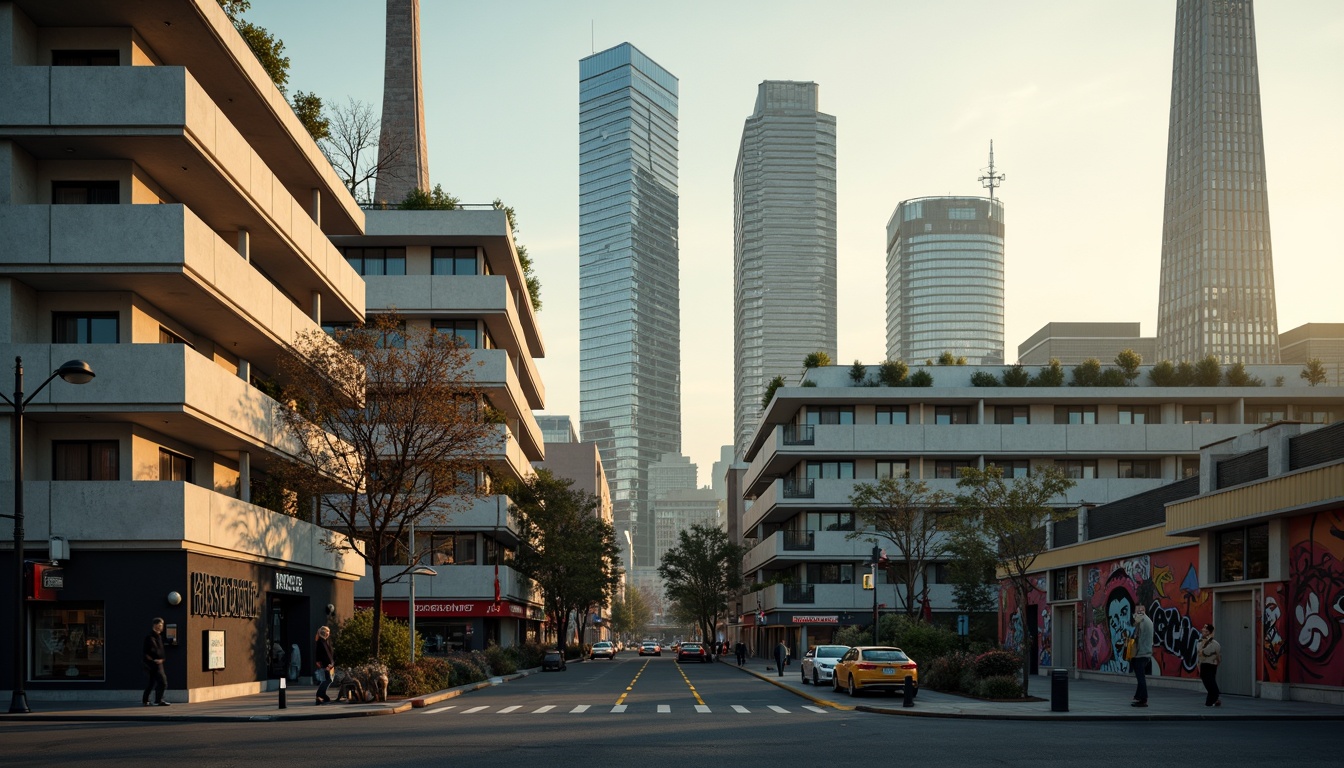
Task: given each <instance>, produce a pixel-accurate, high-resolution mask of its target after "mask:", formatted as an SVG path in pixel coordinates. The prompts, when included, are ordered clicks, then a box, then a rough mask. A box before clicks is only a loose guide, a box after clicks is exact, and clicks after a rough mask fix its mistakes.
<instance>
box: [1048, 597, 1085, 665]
mask: <svg viewBox="0 0 1344 768" xmlns="http://www.w3.org/2000/svg"><path fill="white" fill-rule="evenodd" d="M1053 622H1054V631H1053V632H1051V633H1050V642H1051V646H1052V647H1051V649H1050V660H1051V666H1053V667H1055V668H1056V669H1073V668H1074V667H1075V666H1077V665H1078V638H1077V637H1076V634H1075V628H1074V606H1073V605H1072V604H1069V605H1056V606H1055V607H1054V619H1053Z"/></svg>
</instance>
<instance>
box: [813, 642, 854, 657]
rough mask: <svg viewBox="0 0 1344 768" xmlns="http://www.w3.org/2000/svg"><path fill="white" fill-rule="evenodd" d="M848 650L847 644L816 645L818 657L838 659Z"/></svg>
mask: <svg viewBox="0 0 1344 768" xmlns="http://www.w3.org/2000/svg"><path fill="white" fill-rule="evenodd" d="M848 650H849V646H848V645H821V646H817V658H818V659H838V658H840V657H841V656H844V655H845V651H848Z"/></svg>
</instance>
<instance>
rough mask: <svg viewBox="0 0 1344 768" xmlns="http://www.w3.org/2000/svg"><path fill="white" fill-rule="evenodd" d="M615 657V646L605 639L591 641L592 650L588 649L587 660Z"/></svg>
mask: <svg viewBox="0 0 1344 768" xmlns="http://www.w3.org/2000/svg"><path fill="white" fill-rule="evenodd" d="M614 658H616V646H614V645H612V644H611V643H610V642H608V641H606V640H600V641H598V642H596V643H593V647H592V650H590V651H588V660H589V661H592V660H593V659H614Z"/></svg>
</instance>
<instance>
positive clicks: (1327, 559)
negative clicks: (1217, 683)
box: [1266, 510, 1344, 686]
mask: <svg viewBox="0 0 1344 768" xmlns="http://www.w3.org/2000/svg"><path fill="white" fill-rule="evenodd" d="M1288 540H1289V542H1290V550H1289V561H1290V562H1289V572H1290V577H1289V578H1290V579H1291V581H1290V582H1289V584H1288V606H1286V607H1285V608H1284V612H1285V613H1287V614H1288V615H1287V622H1288V628H1287V632H1286V635H1287V639H1288V646H1289V649H1288V664H1289V669H1290V670H1291V671H1290V674H1289V678H1288V679H1289V682H1292V683H1302V684H1308V685H1333V686H1344V648H1341V636H1344V510H1333V511H1330V512H1318V513H1316V514H1313V515H1303V516H1301V517H1295V518H1293V519H1292V520H1291V521H1289V524H1288ZM1266 610H1268V600H1266Z"/></svg>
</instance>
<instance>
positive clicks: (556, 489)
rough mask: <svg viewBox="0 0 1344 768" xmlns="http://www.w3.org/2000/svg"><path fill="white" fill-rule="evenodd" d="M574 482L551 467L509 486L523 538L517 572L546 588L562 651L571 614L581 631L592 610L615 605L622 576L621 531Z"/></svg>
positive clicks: (543, 591) (545, 596) (544, 597)
mask: <svg viewBox="0 0 1344 768" xmlns="http://www.w3.org/2000/svg"><path fill="white" fill-rule="evenodd" d="M573 484H574V481H573V480H570V479H567V478H559V477H556V476H555V475H554V474H552V473H551V472H550V471H549V470H546V469H539V470H537V473H536V474H535V475H533V476H532V477H530V478H527V479H526V480H514V481H511V482H508V483H506V484H505V486H506V489H507V490H506V493H507V494H508V496H509V498H510V499H511V500H512V502H513V503H512V504H511V505H510V509H511V510H512V511H513V512H514V514H516V515H517V519H518V531H519V539H520V540H521V541H520V543H519V545H518V552H517V554H516V555H515V556H514V560H513V567H514V570H516V571H518V572H519V573H521V574H522V575H523V576H526V577H527V578H528V579H531V580H532V582H533V583H535V584H536V585H537V588H538V589H540V590H541V594H542V603H543V605H544V606H545V610H546V613H547V614H548V615H549V616H550V617H551V621H552V622H554V623H555V626H556V637H557V643H558V647H559V649H560V650H561V651H564V649H565V640H566V638H568V637H569V626H570V617H571V616H573V617H575V618H576V619H578V621H579V626H580V630H581V629H582V626H583V624H584V623H585V620H586V618H587V615H588V612H589V611H590V610H592V609H594V608H601V607H604V606H606V605H608V604H610V602H611V597H612V595H614V594H615V592H616V588H617V586H618V585H619V584H620V580H621V567H620V548H619V547H618V546H617V545H616V532H615V530H614V529H613V528H612V526H611V523H609V522H607V521H606V520H603V519H602V518H600V517H598V515H597V508H598V499H597V497H596V496H594V495H593V494H591V493H589V492H587V491H584V490H580V489H575V488H572V487H571V486H572V485H573Z"/></svg>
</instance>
